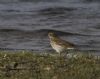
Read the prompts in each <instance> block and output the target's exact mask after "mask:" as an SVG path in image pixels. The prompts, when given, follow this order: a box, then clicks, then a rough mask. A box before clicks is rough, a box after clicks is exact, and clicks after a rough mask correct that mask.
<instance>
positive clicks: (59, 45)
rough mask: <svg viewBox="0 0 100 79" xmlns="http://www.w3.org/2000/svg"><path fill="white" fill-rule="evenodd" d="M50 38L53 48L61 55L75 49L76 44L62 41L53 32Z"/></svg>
mask: <svg viewBox="0 0 100 79" xmlns="http://www.w3.org/2000/svg"><path fill="white" fill-rule="evenodd" d="M48 36H49V38H50V44H51V46H52V48H53V49H54V50H55V51H56V52H58V53H59V54H61V53H62V52H64V51H66V50H72V49H75V45H74V44H72V43H70V42H67V41H65V40H62V39H61V38H59V37H58V36H57V35H56V34H54V33H53V32H50V33H49V34H48Z"/></svg>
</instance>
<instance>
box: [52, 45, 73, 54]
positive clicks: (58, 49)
mask: <svg viewBox="0 0 100 79" xmlns="http://www.w3.org/2000/svg"><path fill="white" fill-rule="evenodd" d="M51 46H52V48H53V49H54V50H56V52H58V53H61V52H63V51H64V50H67V49H69V50H70V49H74V48H70V47H69V48H64V47H62V46H60V45H56V44H53V45H52V44H51Z"/></svg>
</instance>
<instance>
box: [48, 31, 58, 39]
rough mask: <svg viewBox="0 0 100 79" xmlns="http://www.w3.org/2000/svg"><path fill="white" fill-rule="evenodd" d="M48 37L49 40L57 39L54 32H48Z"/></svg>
mask: <svg viewBox="0 0 100 79" xmlns="http://www.w3.org/2000/svg"><path fill="white" fill-rule="evenodd" d="M48 36H49V38H50V39H52V38H55V37H57V36H56V34H55V33H54V32H49V33H48Z"/></svg>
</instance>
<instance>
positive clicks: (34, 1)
mask: <svg viewBox="0 0 100 79" xmlns="http://www.w3.org/2000/svg"><path fill="white" fill-rule="evenodd" d="M50 31H53V32H55V33H56V34H58V35H59V36H61V37H62V38H63V39H65V40H67V41H69V42H72V43H74V44H75V45H76V46H77V47H79V49H81V50H94V51H95V52H96V53H97V52H98V54H100V53H99V51H100V1H99V0H0V48H9V49H32V50H34V51H48V50H51V47H50V44H49V39H48V37H47V33H48V32H50Z"/></svg>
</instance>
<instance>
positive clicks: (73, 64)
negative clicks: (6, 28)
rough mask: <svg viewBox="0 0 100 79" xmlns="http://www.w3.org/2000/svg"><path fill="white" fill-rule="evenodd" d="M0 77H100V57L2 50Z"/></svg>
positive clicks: (68, 78) (28, 78)
mask: <svg viewBox="0 0 100 79" xmlns="http://www.w3.org/2000/svg"><path fill="white" fill-rule="evenodd" d="M0 79H100V59H97V58H95V57H94V56H89V55H86V54H82V55H77V56H76V57H71V58H68V57H66V56H58V55H57V54H39V53H38V54H36V53H31V52H25V51H22V52H18V53H11V52H2V51H1V52H0Z"/></svg>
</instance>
